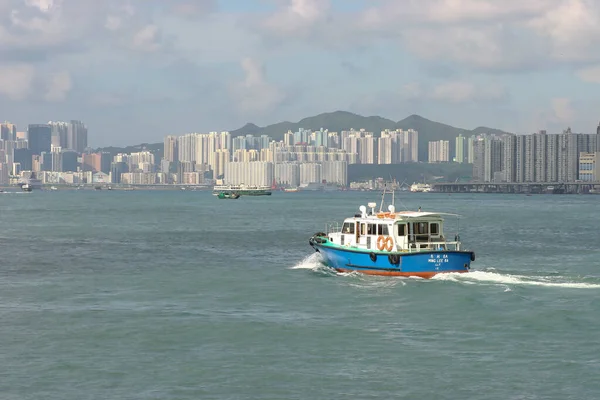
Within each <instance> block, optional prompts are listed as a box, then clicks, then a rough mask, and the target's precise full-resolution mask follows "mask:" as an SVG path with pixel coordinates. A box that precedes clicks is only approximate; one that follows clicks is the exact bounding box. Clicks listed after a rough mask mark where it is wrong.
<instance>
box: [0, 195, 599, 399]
mask: <svg viewBox="0 0 600 400" xmlns="http://www.w3.org/2000/svg"><path fill="white" fill-rule="evenodd" d="M379 200H380V194H378V193H365V192H346V193H342V192H334V193H308V192H299V193H279V192H277V193H274V194H273V195H272V196H269V197H242V198H240V199H237V200H219V199H217V198H216V197H215V196H212V195H211V194H210V193H207V192H189V191H185V192H182V191H172V192H171V191H131V192H119V191H92V190H89V191H88V190H83V191H56V192H50V191H47V192H40V191H34V192H32V193H27V194H22V193H15V194H12V193H0V285H1V287H0V339H1V344H0V399H2V400H5V399H6V400H13V399H15V400H17V399H18V400H29V399H31V400H33V399H35V400H38V399H44V400H54V399H56V400H58V399H60V400H71V399H72V400H84V399H168V400H175V399H178V400H179V399H223V400H225V399H227V400H234V399H236V400H237V399H257V400H258V399H328V400H332V399H349V398H352V399H400V398H402V399H404V398H406V399H503V400H504V399H594V398H600V382H599V378H598V377H599V376H600V333H599V332H600V320H599V319H600V250H599V243H600V234H599V228H598V226H599V222H600V217H599V216H598V215H599V214H598V210H599V205H600V196H592V195H590V196H576V195H573V196H560V195H537V196H536V195H534V196H523V195H483V194H479V195H476V194H474V195H470V194H463V195H446V194H433V193H428V194H411V193H405V194H396V208H397V209H403V208H408V209H414V210H416V209H417V208H418V207H422V209H423V210H424V211H428V210H432V211H443V212H451V213H459V214H461V215H463V218H462V219H461V222H460V235H461V239H462V241H463V244H464V246H465V247H466V248H468V249H472V250H474V251H475V253H476V256H477V259H476V261H475V263H473V270H472V272H471V273H469V274H462V275H454V274H450V275H444V276H438V277H436V278H435V279H432V280H422V279H414V278H412V279H411V278H408V279H406V278H382V277H371V276H362V275H358V274H337V273H334V272H331V271H330V270H328V269H327V268H324V267H323V266H322V265H321V263H320V262H319V258H318V255H316V254H315V253H314V252H313V250H312V249H311V247H310V246H309V245H308V238H309V237H310V236H311V235H312V234H313V233H315V232H318V231H322V230H323V229H324V228H325V224H326V222H328V221H338V222H341V221H342V220H343V219H344V218H345V217H347V216H351V215H353V214H354V213H356V212H357V211H358V207H359V206H360V205H361V204H364V205H366V204H367V202H369V201H377V202H378V201H379ZM447 228H449V229H451V230H453V229H454V221H452V220H450V221H449V224H448V227H447Z"/></svg>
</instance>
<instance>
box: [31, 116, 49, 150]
mask: <svg viewBox="0 0 600 400" xmlns="http://www.w3.org/2000/svg"><path fill="white" fill-rule="evenodd" d="M27 138H28V142H29V148H30V149H31V151H32V153H33V155H40V154H42V153H43V152H46V153H50V150H51V146H52V129H51V128H50V125H46V124H31V125H29V127H28V128H27Z"/></svg>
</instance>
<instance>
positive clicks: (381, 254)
mask: <svg viewBox="0 0 600 400" xmlns="http://www.w3.org/2000/svg"><path fill="white" fill-rule="evenodd" d="M384 196H385V193H384ZM381 204H382V206H383V200H382V203H381ZM368 206H369V208H370V210H368V209H367V207H365V206H364V205H363V206H360V207H359V211H360V213H358V214H355V215H354V217H351V218H346V219H345V220H344V222H343V224H342V226H341V229H339V228H338V227H339V224H336V223H334V224H329V225H328V228H327V232H318V233H316V234H314V235H313V236H312V237H311V238H310V239H309V243H310V245H311V246H312V247H313V249H314V250H315V251H316V252H318V253H320V254H321V257H322V260H323V262H324V264H325V265H327V266H329V267H331V268H333V269H335V270H337V271H339V272H355V271H356V272H360V273H364V274H368V275H384V276H407V277H411V276H414V277H420V278H426V279H428V278H431V277H433V276H435V275H437V274H439V273H449V272H468V271H469V270H470V268H471V262H473V261H475V253H474V252H473V251H470V250H463V249H462V244H461V241H460V236H459V234H458V230H457V232H456V234H455V236H454V240H448V239H447V238H446V236H445V234H444V217H445V216H454V217H457V218H458V217H459V216H458V215H456V214H449V213H440V212H430V211H422V210H421V208H419V210H417V211H400V212H397V211H396V210H395V207H394V205H393V204H391V205H389V206H388V211H387V212H382V210H381V208H382V207H381V208H380V211H379V212H376V211H375V207H376V206H377V203H368Z"/></svg>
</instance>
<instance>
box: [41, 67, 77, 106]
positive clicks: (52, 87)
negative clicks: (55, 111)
mask: <svg viewBox="0 0 600 400" xmlns="http://www.w3.org/2000/svg"><path fill="white" fill-rule="evenodd" d="M72 87H73V83H72V81H71V75H70V74H69V73H68V72H67V71H63V72H59V73H56V74H54V75H52V76H51V77H50V80H49V81H48V82H47V90H46V96H45V98H46V100H47V101H50V102H55V101H64V100H65V99H66V97H67V95H68V93H69V91H70V90H71V88H72Z"/></svg>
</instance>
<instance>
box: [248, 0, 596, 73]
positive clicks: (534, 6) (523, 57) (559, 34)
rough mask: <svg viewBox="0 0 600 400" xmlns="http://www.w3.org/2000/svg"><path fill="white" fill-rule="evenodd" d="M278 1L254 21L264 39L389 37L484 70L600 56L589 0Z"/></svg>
mask: <svg viewBox="0 0 600 400" xmlns="http://www.w3.org/2000/svg"><path fill="white" fill-rule="evenodd" d="M285 4H286V5H285V6H284V7H281V8H279V9H278V10H277V11H275V12H273V13H271V14H270V15H268V16H266V17H265V18H263V19H262V21H261V24H260V26H259V28H260V29H262V32H263V35H264V36H265V39H266V40H267V41H270V42H274V41H277V40H278V39H279V40H282V37H285V38H287V39H294V40H299V39H301V40H306V41H307V43H309V44H311V45H317V46H322V47H327V48H331V47H332V46H335V47H337V48H338V49H348V48H349V47H353V48H356V47H357V46H360V45H366V44H367V43H369V44H370V45H371V46H372V45H373V44H377V43H381V41H392V42H396V43H398V44H399V45H401V46H402V47H403V48H405V49H408V50H409V51H410V52H412V53H413V54H415V55H416V56H418V57H419V58H421V59H424V60H429V61H432V62H435V61H439V60H440V59H443V60H445V61H451V62H453V63H454V64H457V65H460V66H461V67H463V68H464V67H466V68H468V69H476V70H481V71H490V72H502V71H519V70H538V69H546V68H549V65H548V64H549V63H553V64H569V63H573V62H579V63H580V62H593V61H595V60H600V53H598V51H597V50H596V49H597V48H598V47H600V2H598V1H596V0H528V1H522V0H505V1H501V2H500V1H496V0H406V1H398V0H380V1H374V2H370V3H369V4H370V6H369V7H368V8H366V9H364V10H362V11H353V12H340V11H336V12H335V13H334V12H333V11H332V7H331V5H330V3H329V1H327V0H287V1H286V2H285Z"/></svg>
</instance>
